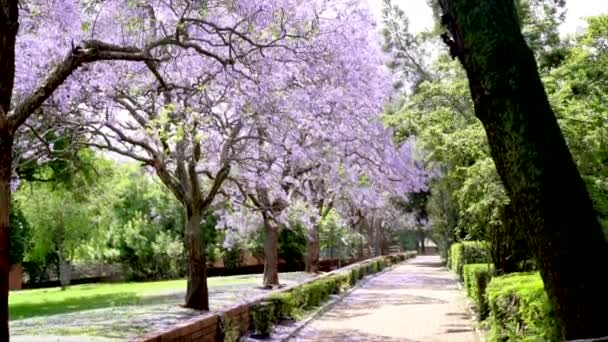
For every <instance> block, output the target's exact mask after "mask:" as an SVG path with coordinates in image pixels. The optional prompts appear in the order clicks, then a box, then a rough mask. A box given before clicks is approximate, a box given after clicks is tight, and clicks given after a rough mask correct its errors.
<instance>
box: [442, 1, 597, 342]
mask: <svg viewBox="0 0 608 342" xmlns="http://www.w3.org/2000/svg"><path fill="white" fill-rule="evenodd" d="M440 4H441V7H442V10H443V13H444V15H443V16H442V23H443V24H444V25H446V27H447V28H448V30H449V32H450V36H448V35H444V36H443V38H444V41H445V42H446V44H448V46H449V47H450V52H451V53H452V55H453V56H455V57H458V59H459V60H460V62H461V63H462V65H463V66H464V69H465V70H466V72H467V76H468V79H469V87H470V90H471V95H472V98H473V101H474V105H475V113H476V116H477V117H478V118H479V119H480V120H481V122H482V123H483V125H484V127H485V130H486V134H487V137H488V141H489V144H490V149H491V153H492V157H493V159H494V162H495V163H496V168H497V170H498V173H499V175H500V177H501V180H502V182H503V184H504V186H505V189H506V191H507V194H508V195H509V198H510V199H511V203H512V205H513V208H514V212H515V213H517V214H518V216H519V217H518V220H520V222H522V224H523V226H524V227H526V228H527V229H528V233H527V238H528V240H529V241H528V242H529V244H530V247H531V248H532V250H533V251H534V253H535V258H536V260H537V263H538V265H539V267H540V271H541V275H542V278H543V280H544V284H545V289H546V291H547V293H548V295H549V298H550V300H551V304H552V306H553V309H554V311H555V314H556V317H557V318H558V320H559V322H560V324H561V328H562V331H563V334H564V338H566V339H568V340H570V339H589V338H597V337H602V336H608V325H607V324H606V308H607V307H608V292H606V290H605V282H604V281H603V277H604V273H605V270H603V269H605V267H603V268H602V267H601V266H598V265H601V263H602V262H603V261H604V260H608V244H607V243H606V240H605V237H604V235H603V233H602V230H601V226H600V223H599V221H598V218H597V215H596V212H595V210H594V208H593V205H592V202H591V200H590V197H589V194H588V192H587V189H586V187H585V183H584V182H583V180H582V179H581V177H580V174H579V172H578V170H577V168H576V165H575V163H574V161H573V159H572V156H571V154H570V151H569V150H568V147H567V145H566V142H565V139H564V137H563V135H562V133H561V131H560V128H559V126H558V123H557V120H556V118H555V114H554V113H553V110H552V109H551V107H550V105H549V102H548V100H547V95H546V93H545V91H544V88H543V84H542V82H541V79H540V76H539V73H538V68H537V65H536V62H535V60H534V55H533V53H532V51H531V50H530V48H529V47H528V46H527V44H526V42H525V40H524V37H523V36H522V34H521V30H520V27H519V18H518V16H517V12H516V9H515V6H514V2H513V1H501V0H486V1H479V0H440Z"/></svg>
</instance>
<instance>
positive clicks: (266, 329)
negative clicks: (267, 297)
mask: <svg viewBox="0 0 608 342" xmlns="http://www.w3.org/2000/svg"><path fill="white" fill-rule="evenodd" d="M251 317H252V318H253V327H254V329H255V330H256V331H257V332H258V333H260V334H261V335H263V336H267V335H268V334H269V333H270V332H271V330H272V324H273V323H274V322H275V315H274V305H273V303H272V302H268V301H264V302H261V303H259V304H256V305H254V306H252V307H251Z"/></svg>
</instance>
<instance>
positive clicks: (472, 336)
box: [290, 256, 479, 342]
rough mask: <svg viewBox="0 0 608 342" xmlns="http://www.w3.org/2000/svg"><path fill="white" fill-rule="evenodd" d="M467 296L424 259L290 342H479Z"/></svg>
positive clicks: (378, 281)
mask: <svg viewBox="0 0 608 342" xmlns="http://www.w3.org/2000/svg"><path fill="white" fill-rule="evenodd" d="M465 303H466V301H465V295H464V293H463V291H462V290H460V289H459V287H458V284H457V282H456V280H455V279H454V277H453V276H452V275H451V274H450V273H449V272H448V270H447V269H446V268H445V267H443V266H442V265H441V261H440V259H439V257H438V256H419V257H416V258H415V259H413V260H411V261H409V262H406V263H404V264H401V265H398V266H397V267H395V268H394V269H392V270H389V271H387V272H385V273H382V274H380V275H378V276H376V277H374V278H372V279H370V280H369V281H367V282H366V283H364V284H363V285H362V286H361V287H359V288H357V289H355V290H354V291H353V292H352V293H351V294H349V295H348V296H347V297H345V298H344V299H343V300H342V301H341V302H339V303H338V304H336V305H335V306H334V307H333V308H331V309H330V310H329V311H327V312H326V313H325V314H323V315H322V316H320V317H318V318H317V319H316V320H314V321H313V322H311V323H310V324H309V325H307V326H306V327H305V328H304V329H302V331H300V333H299V334H298V335H297V336H295V337H293V338H292V339H290V341H378V342H380V341H387V342H393V341H403V342H414V341H415V342H427V341H428V342H439V341H441V342H444V341H445V342H460V341H462V342H468V341H471V342H479V337H478V336H477V334H476V333H475V332H474V331H473V329H472V326H471V319H470V317H469V315H468V313H467V311H466V310H465V305H466V304H465Z"/></svg>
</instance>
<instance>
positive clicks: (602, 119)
mask: <svg viewBox="0 0 608 342" xmlns="http://www.w3.org/2000/svg"><path fill="white" fill-rule="evenodd" d="M607 32H608V15H602V16H598V17H593V18H589V19H588V28H587V32H586V33H585V34H584V35H582V36H580V37H578V38H577V40H576V45H575V46H574V47H573V48H572V49H570V50H569V53H568V55H567V57H566V58H565V59H564V61H563V62H562V63H561V65H560V66H559V67H558V68H555V69H553V70H551V72H550V73H548V74H547V75H546V76H545V77H544V79H543V81H544V83H545V86H546V88H547V92H548V94H549V100H550V101H551V105H552V107H553V109H554V111H555V113H556V116H557V118H558V121H559V124H560V128H561V130H562V132H563V134H564V137H565V138H566V141H567V143H568V147H569V148H570V151H571V152H572V155H573V157H574V159H575V161H576V164H577V167H578V170H579V172H580V173H581V176H582V177H583V179H584V180H585V183H586V184H587V188H588V190H589V193H590V195H591V199H592V200H593V204H594V206H595V209H596V211H597V213H598V215H599V218H600V221H602V223H603V226H604V230H605V232H606V233H608V102H607V101H606V93H607V92H608V48H607V47H606V37H607ZM607 236H608V235H607Z"/></svg>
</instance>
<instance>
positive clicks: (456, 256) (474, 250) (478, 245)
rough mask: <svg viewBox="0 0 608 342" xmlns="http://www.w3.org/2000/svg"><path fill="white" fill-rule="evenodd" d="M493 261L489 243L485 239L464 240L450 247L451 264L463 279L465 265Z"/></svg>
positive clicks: (453, 269)
mask: <svg viewBox="0 0 608 342" xmlns="http://www.w3.org/2000/svg"><path fill="white" fill-rule="evenodd" d="M491 261H492V259H491V258H490V253H489V249H488V244H487V243H486V242H484V241H463V242H459V243H455V244H453V245H452V248H451V249H450V266H451V268H452V271H454V273H456V275H458V278H459V279H461V280H462V279H463V277H462V276H463V275H462V268H463V266H464V265H466V264H476V263H488V262H491Z"/></svg>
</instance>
